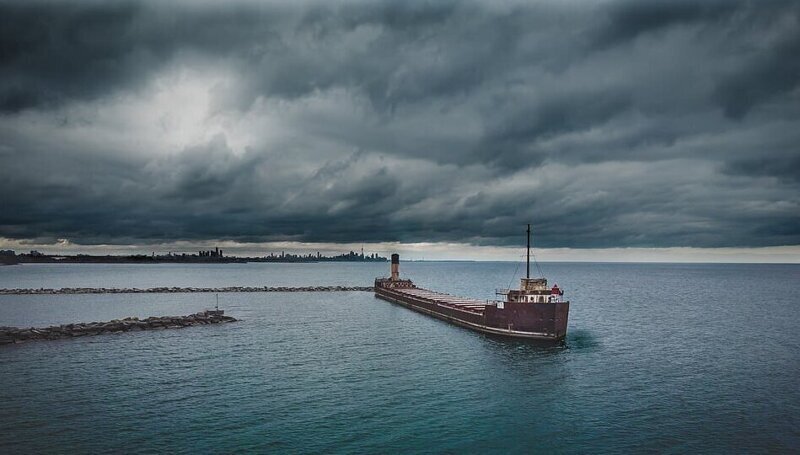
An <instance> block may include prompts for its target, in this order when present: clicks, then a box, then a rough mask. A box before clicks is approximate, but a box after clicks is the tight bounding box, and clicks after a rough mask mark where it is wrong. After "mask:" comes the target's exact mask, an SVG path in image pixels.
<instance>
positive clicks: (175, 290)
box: [0, 286, 374, 295]
mask: <svg viewBox="0 0 800 455" xmlns="http://www.w3.org/2000/svg"><path fill="white" fill-rule="evenodd" d="M373 289H374V288H373V287H372V286H300V287H291V286H263V287H262V286H228V287H221V288H196V287H157V288H60V289H51V288H39V289H19V288H12V289H6V288H3V289H0V295H27V294H33V295H39V294H180V293H192V292H198V293H199V292H206V293H222V292H342V291H363V292H372V291H373Z"/></svg>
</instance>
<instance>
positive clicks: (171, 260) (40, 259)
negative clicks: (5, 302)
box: [0, 251, 387, 265]
mask: <svg viewBox="0 0 800 455" xmlns="http://www.w3.org/2000/svg"><path fill="white" fill-rule="evenodd" d="M211 253H212V254H209V255H198V254H185V253H182V254H171V253H170V254H161V255H155V254H151V255H145V254H139V255H126V256H119V255H103V256H95V255H88V254H77V255H54V254H41V253H36V254H27V253H24V254H17V255H4V256H0V262H2V263H3V264H5V265H15V264H242V263H248V262H270V263H280V264H290V263H304V264H306V263H320V262H378V263H380V262H387V259H386V258H385V257H382V256H378V255H377V254H372V255H364V253H361V254H358V253H354V252H352V251H351V252H350V253H349V254H342V255H338V256H323V255H321V254H319V253H317V255H311V254H309V255H306V256H301V255H295V254H284V253H281V254H280V255H270V256H261V257H238V256H223V255H222V254H221V252H218V253H216V254H214V253H213V252H211Z"/></svg>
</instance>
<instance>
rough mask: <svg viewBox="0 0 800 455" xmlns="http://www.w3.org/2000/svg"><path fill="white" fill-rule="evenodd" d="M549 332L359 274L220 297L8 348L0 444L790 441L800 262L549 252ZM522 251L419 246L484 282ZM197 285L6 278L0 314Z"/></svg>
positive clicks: (45, 268) (31, 321)
mask: <svg viewBox="0 0 800 455" xmlns="http://www.w3.org/2000/svg"><path fill="white" fill-rule="evenodd" d="M388 267H389V265H388V263H383V264H358V263H343V264H219V265H98V264H82V265H22V266H10V267H0V288H11V287H14V288H39V287H47V288H52V287H56V288H58V287H79V286H84V287H154V286H202V287H210V286H281V285H285V286H308V285H370V284H371V283H372V280H373V279H374V277H375V276H376V275H385V274H386V273H387V272H388ZM542 268H543V270H544V273H545V275H546V276H547V277H548V279H549V280H550V283H551V284H552V283H558V284H559V286H560V287H562V288H564V289H565V290H566V297H568V298H569V299H570V300H571V302H572V305H571V308H570V321H569V333H568V336H567V339H566V342H565V343H564V344H563V345H561V346H555V347H541V346H536V345H533V344H530V343H528V342H521V341H510V340H503V339H497V338H492V337H487V336H485V335H482V334H479V333H474V332H471V331H467V330H465V329H462V328H459V327H456V326H452V325H449V324H446V323H443V322H441V321H439V320H436V319H432V318H430V317H427V316H424V315H421V314H417V313H414V312H412V311H410V310H407V309H405V308H402V307H399V306H396V305H392V304H390V303H388V302H385V301H382V300H378V299H375V298H374V297H373V295H372V294H371V293H367V292H342V293H256V294H220V305H221V306H222V307H223V308H224V309H225V310H226V314H230V315H232V316H234V317H236V318H239V319H241V320H240V322H236V323H233V324H225V325H220V326H204V327H193V328H187V329H182V330H165V331H154V332H137V333H124V334H116V335H106V336H99V337H91V338H82V339H71V340H61V341H52V342H35V343H26V344H20V345H11V346H0V428H2V431H0V453H8V454H12V453H13V454H16V453H52V452H62V453H63V452H73V453H74V452H92V453H103V452H106V453H108V452H114V453H118V452H150V453H152V452H170V453H206V452H217V453H219V452H225V453H228V452H243V451H252V452H287V453H298V452H304V453H307V452H325V453H329V452H361V453H363V452H378V453H387V452H397V451H404V452H449V453H462V452H464V453H486V452H514V453H530V452H545V453H546V452H559V453H604V452H617V453H618V452H653V451H657V452H672V453H686V452H705V453H709V452H710V453H730V452H755V453H762V452H797V451H798V450H800V430H799V429H800V387H798V378H800V337H799V336H798V322H800V316H798V304H800V266H798V265H718V264H715V265H711V264H564V263H559V264H543V265H542ZM522 269H523V268H522V267H519V266H518V265H517V264H513V263H486V262H480V263H478V262H472V263H470V262H438V263H437V262H410V263H403V264H401V273H402V274H403V275H405V276H407V277H409V278H412V279H413V280H415V282H417V284H418V285H422V286H425V287H428V288H432V289H436V290H441V291H446V292H450V293H455V294H459V295H464V296H469V297H475V298H481V299H488V298H493V297H494V295H493V294H494V289H495V288H502V287H508V286H509V285H511V286H516V285H517V283H518V281H517V279H516V277H518V276H519V274H520V272H522V271H523V270H522ZM213 304H214V297H213V295H210V294H164V295H156V294H128V295H32V296H0V325H11V326H46V325H51V324H61V323H69V322H81V321H83V322H88V321H104V320H110V319H114V318H121V317H126V316H139V317H145V316H152V315H183V314H188V313H191V312H195V311H198V310H202V309H204V308H209V307H212V306H213Z"/></svg>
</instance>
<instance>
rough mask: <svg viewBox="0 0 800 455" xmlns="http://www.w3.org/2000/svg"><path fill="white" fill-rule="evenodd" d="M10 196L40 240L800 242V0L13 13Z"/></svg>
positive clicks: (157, 7)
mask: <svg viewBox="0 0 800 455" xmlns="http://www.w3.org/2000/svg"><path fill="white" fill-rule="evenodd" d="M0 203H1V204H2V210H0V238H2V239H5V240H2V242H5V243H4V244H6V245H17V246H19V245H20V244H34V245H47V244H50V243H54V242H57V241H58V239H66V240H67V241H69V242H70V244H72V245H83V246H86V248H92V245H118V246H122V247H124V246H125V245H133V246H147V245H151V244H176V243H180V244H186V245H195V244H204V243H209V242H229V243H230V244H270V243H271V242H290V243H288V244H291V242H303V243H304V244H324V245H337V244H346V245H351V244H359V243H362V242H364V243H367V244H374V245H378V244H381V245H391V243H390V242H399V244H419V243H426V244H428V243H430V244H434V245H448V244H454V245H473V246H475V247H480V248H483V247H485V248H495V247H504V246H511V245H519V244H520V235H521V234H522V233H523V232H524V225H525V224H526V223H528V222H530V223H533V225H534V230H535V231H534V232H535V236H536V237H535V238H536V243H537V245H538V246H540V247H544V248H567V249H574V248H577V249H604V248H667V247H691V248H728V249H730V248H751V247H776V246H795V247H796V246H797V245H800V2H797V1H732V0H725V1H681V0H673V1H643V0H633V1H594V2H588V1H587V2H584V1H565V0H559V1H556V0H554V1H538V2H534V1H531V2H514V1H511V2H504V1H500V2H448V1H432V2H415V1H411V2H396V1H387V2H330V1H320V2H269V3H261V2H248V1H240V2H211V1H209V2H190V1H170V2H162V1H153V2H106V1H100V0H97V1H83V2H81V1H73V2H63V1H54V2H41V1H32V0H24V1H6V0H0ZM64 241H65V240H62V241H61V244H63V243H64Z"/></svg>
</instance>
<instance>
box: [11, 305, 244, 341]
mask: <svg viewBox="0 0 800 455" xmlns="http://www.w3.org/2000/svg"><path fill="white" fill-rule="evenodd" d="M235 321H236V319H235V318H232V317H230V316H225V314H224V312H223V310H208V311H201V312H200V313H195V314H190V315H189V316H161V317H149V318H147V319H139V318H125V319H114V320H113V321H109V322H88V323H79V324H66V325H54V326H50V327H43V328H34V327H31V328H28V329H24V328H18V327H0V345H3V344H12V343H24V342H26V341H35V340H60V339H63V338H77V337H84V336H94V335H104V334H107V333H119V332H139V331H142V330H160V329H181V328H184V327H191V326H196V325H208V324H220V323H223V322H235Z"/></svg>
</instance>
